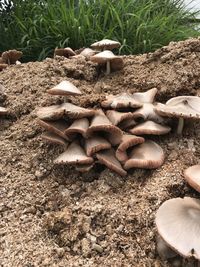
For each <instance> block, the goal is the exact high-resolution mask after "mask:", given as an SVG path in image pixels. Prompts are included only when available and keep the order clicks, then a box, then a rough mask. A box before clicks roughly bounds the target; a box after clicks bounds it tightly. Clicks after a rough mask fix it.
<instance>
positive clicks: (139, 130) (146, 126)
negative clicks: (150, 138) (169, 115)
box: [129, 121, 171, 135]
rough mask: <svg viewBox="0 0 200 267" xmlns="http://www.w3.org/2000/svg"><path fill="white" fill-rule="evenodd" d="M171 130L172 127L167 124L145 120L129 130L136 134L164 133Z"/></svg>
mask: <svg viewBox="0 0 200 267" xmlns="http://www.w3.org/2000/svg"><path fill="white" fill-rule="evenodd" d="M170 131H171V128H170V127H168V126H165V125H161V124H158V123H156V122H154V121H145V122H143V123H140V124H138V125H136V126H134V127H133V128H132V129H129V132H130V133H132V134H136V135H144V134H153V135H163V134H167V133H169V132H170Z"/></svg>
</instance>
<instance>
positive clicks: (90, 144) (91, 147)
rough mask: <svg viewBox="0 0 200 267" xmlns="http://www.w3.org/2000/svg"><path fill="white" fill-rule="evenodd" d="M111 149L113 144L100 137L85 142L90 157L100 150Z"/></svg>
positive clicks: (93, 137)
mask: <svg viewBox="0 0 200 267" xmlns="http://www.w3.org/2000/svg"><path fill="white" fill-rule="evenodd" d="M109 148H111V144H110V143H109V142H108V141H107V140H106V139H104V138H103V137H100V136H92V137H90V138H88V139H86V140H85V151H86V154H87V156H88V157H90V156H92V155H93V154H95V153H97V152H99V151H100V150H104V149H109Z"/></svg>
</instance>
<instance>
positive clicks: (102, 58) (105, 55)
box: [90, 50, 123, 75]
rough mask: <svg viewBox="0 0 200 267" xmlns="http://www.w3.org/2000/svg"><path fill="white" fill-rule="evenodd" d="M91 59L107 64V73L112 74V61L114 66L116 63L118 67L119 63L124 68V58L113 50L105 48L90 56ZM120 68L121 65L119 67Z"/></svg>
mask: <svg viewBox="0 0 200 267" xmlns="http://www.w3.org/2000/svg"><path fill="white" fill-rule="evenodd" d="M90 60H91V61H92V62H95V63H98V64H101V65H103V64H106V75H108V74H110V72H111V62H112V66H113V65H114V66H115V68H117V65H118V66H120V67H121V68H123V59H122V57H121V56H116V55H114V54H113V53H112V52H111V51H109V50H105V51H103V52H100V53H98V54H96V55H94V56H91V57H90ZM118 69H119V67H118Z"/></svg>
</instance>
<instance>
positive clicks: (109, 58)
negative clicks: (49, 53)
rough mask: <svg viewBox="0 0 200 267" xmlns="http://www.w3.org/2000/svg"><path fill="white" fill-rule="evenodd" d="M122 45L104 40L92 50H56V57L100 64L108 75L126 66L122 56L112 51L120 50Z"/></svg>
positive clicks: (68, 48)
mask: <svg viewBox="0 0 200 267" xmlns="http://www.w3.org/2000/svg"><path fill="white" fill-rule="evenodd" d="M120 46H121V44H120V43H119V42H117V41H113V40H109V39H103V40H101V41H98V42H95V43H94V44H92V45H91V48H81V49H79V50H75V51H74V50H72V49H71V48H70V47H66V48H56V49H55V51H54V56H64V57H66V58H73V57H74V58H84V59H86V60H90V61H92V62H95V63H98V65H99V66H100V67H102V68H105V69H106V74H107V75H108V74H110V73H111V71H117V70H121V69H122V68H123V66H124V63H123V59H122V57H121V56H116V55H114V54H113V52H112V51H111V50H113V49H116V48H119V47H120Z"/></svg>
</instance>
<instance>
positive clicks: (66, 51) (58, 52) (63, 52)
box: [54, 47, 76, 58]
mask: <svg viewBox="0 0 200 267" xmlns="http://www.w3.org/2000/svg"><path fill="white" fill-rule="evenodd" d="M75 55H76V53H75V52H74V51H73V50H72V49H71V48H70V47H66V48H55V50H54V56H61V57H67V58H68V57H70V56H75Z"/></svg>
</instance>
